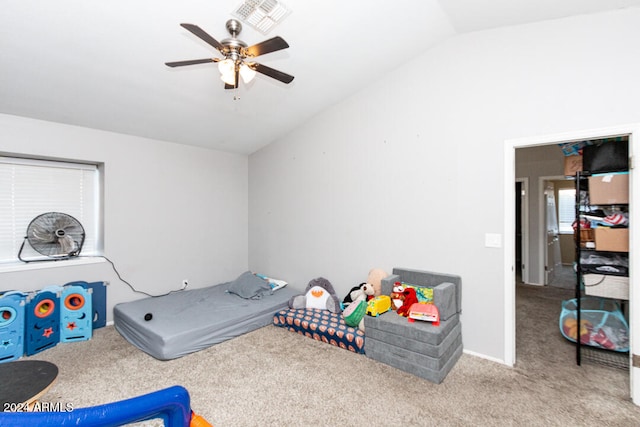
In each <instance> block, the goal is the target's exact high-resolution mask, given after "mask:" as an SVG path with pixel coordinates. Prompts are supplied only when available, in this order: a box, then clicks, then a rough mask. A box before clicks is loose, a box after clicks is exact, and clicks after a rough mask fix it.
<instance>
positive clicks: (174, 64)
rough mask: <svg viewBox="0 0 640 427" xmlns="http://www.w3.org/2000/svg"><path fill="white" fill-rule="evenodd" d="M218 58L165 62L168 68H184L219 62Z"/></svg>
mask: <svg viewBox="0 0 640 427" xmlns="http://www.w3.org/2000/svg"><path fill="white" fill-rule="evenodd" d="M218 61H219V59H217V58H205V59H190V60H188V61H175V62H165V63H164V65H166V66H168V67H182V66H184V65H195V64H206V63H207V62H218Z"/></svg>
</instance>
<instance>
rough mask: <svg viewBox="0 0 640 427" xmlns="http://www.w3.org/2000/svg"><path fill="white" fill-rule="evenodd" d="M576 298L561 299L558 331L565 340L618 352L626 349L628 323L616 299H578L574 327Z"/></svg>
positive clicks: (627, 345)
mask: <svg viewBox="0 0 640 427" xmlns="http://www.w3.org/2000/svg"><path fill="white" fill-rule="evenodd" d="M577 310H578V300H577V299H575V298H574V299H570V300H566V301H563V302H562V311H561V312H560V322H559V326H560V332H561V333H562V335H563V336H564V337H565V338H566V339H568V340H569V341H572V342H576V337H577V335H578V330H579V331H580V343H581V344H584V345H588V346H592V347H597V348H602V349H605V350H613V351H619V352H628V351H629V325H628V323H627V321H626V320H625V318H624V314H623V313H622V310H620V305H618V303H617V302H615V301H613V300H610V299H604V298H592V297H583V298H582V299H581V300H580V326H579V327H578V311H577Z"/></svg>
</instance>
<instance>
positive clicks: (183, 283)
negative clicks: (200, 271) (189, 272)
mask: <svg viewBox="0 0 640 427" xmlns="http://www.w3.org/2000/svg"><path fill="white" fill-rule="evenodd" d="M187 286H189V280H188V279H184V280H183V281H182V289H187Z"/></svg>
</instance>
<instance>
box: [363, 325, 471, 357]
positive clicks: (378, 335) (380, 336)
mask: <svg viewBox="0 0 640 427" xmlns="http://www.w3.org/2000/svg"><path fill="white" fill-rule="evenodd" d="M366 331H367V348H368V345H369V344H368V343H369V340H370V339H374V340H377V341H382V342H384V343H387V344H389V345H390V346H392V347H398V348H404V349H406V350H409V351H412V352H416V353H420V354H424V355H426V356H430V357H443V356H444V355H445V352H446V350H447V349H448V348H449V347H450V346H451V344H452V343H453V342H454V341H455V340H456V339H457V338H458V336H460V334H461V331H462V324H461V323H459V322H458V323H457V324H456V325H455V326H454V327H453V329H452V330H451V332H450V333H449V334H447V335H446V336H445V337H444V339H443V340H442V341H441V342H440V343H438V344H436V345H434V344H429V343H425V342H424V341H420V340H416V339H412V338H407V337H406V336H402V335H396V334H392V333H389V332H384V331H380V330H377V329H370V328H367V329H366Z"/></svg>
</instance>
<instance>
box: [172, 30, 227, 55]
mask: <svg viewBox="0 0 640 427" xmlns="http://www.w3.org/2000/svg"><path fill="white" fill-rule="evenodd" d="M180 26H181V27H182V28H186V29H187V30H189V31H191V32H192V33H193V34H194V35H196V36H198V37H200V38H201V39H202V40H204V41H205V42H207V43H209V44H210V45H211V46H213V47H215V48H216V49H218V50H219V51H220V52H222V51H224V45H223V44H222V43H220V42H219V41H218V40H216V39H214V38H213V37H211V36H210V35H209V34H208V33H207V32H206V31H204V30H203V29H202V28H200V27H198V26H197V25H193V24H180Z"/></svg>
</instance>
